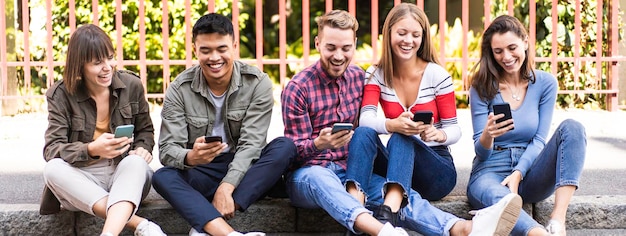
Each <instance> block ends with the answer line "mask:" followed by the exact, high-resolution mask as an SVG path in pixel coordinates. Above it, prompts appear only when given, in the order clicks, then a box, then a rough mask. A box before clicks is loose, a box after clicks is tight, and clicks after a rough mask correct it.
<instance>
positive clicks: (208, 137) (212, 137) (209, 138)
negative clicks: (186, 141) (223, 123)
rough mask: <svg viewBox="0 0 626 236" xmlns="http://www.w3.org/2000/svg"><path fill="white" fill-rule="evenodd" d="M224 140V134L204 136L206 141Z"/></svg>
mask: <svg viewBox="0 0 626 236" xmlns="http://www.w3.org/2000/svg"><path fill="white" fill-rule="evenodd" d="M212 142H220V143H221V142H222V136H204V143H212Z"/></svg>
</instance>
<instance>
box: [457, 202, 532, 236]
mask: <svg viewBox="0 0 626 236" xmlns="http://www.w3.org/2000/svg"><path fill="white" fill-rule="evenodd" d="M521 210H522V198H521V197H520V196H519V195H517V194H515V193H509V194H507V195H506V196H504V197H503V198H502V199H500V201H498V202H497V203H496V204H493V205H492V206H490V207H486V208H483V209H480V210H478V211H471V212H470V214H472V213H474V218H472V232H470V234H469V235H470V236H485V235H495V236H508V235H509V233H511V230H513V226H515V223H516V222H517V218H518V217H519V214H520V211H521ZM494 223H495V224H494Z"/></svg>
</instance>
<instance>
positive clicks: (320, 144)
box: [313, 128, 354, 150]
mask: <svg viewBox="0 0 626 236" xmlns="http://www.w3.org/2000/svg"><path fill="white" fill-rule="evenodd" d="M331 130H332V128H323V129H322V130H320V135H319V136H317V138H315V139H314V140H313V143H314V144H315V147H316V148H317V149H318V150H325V149H337V148H340V147H343V146H346V145H347V144H348V143H349V142H350V139H352V135H353V134H354V131H353V130H342V131H339V132H337V133H334V134H333V133H331Z"/></svg>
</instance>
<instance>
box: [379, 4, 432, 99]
mask: <svg viewBox="0 0 626 236" xmlns="http://www.w3.org/2000/svg"><path fill="white" fill-rule="evenodd" d="M405 17H411V18H412V19H414V20H415V21H417V23H418V24H420V26H421V27H422V43H421V45H420V48H419V49H418V50H417V56H418V57H419V58H421V59H423V60H425V61H427V62H433V63H437V64H439V60H438V59H437V54H436V53H435V48H434V47H433V44H432V41H431V39H430V38H431V37H430V22H429V21H428V17H427V16H426V13H424V11H422V9H419V7H417V5H415V4H411V3H401V4H398V5H396V6H395V7H393V8H392V9H391V11H389V14H388V15H387V18H386V19H385V24H384V25H383V32H382V33H383V53H382V55H381V57H380V60H379V61H378V65H377V67H378V69H377V70H379V69H380V70H383V73H384V76H385V84H386V85H387V86H388V87H390V88H391V84H392V83H391V79H392V78H393V65H394V63H393V52H392V50H391V27H393V26H394V25H395V24H396V23H398V22H399V21H401V20H402V19H404V18H405ZM372 74H374V73H372Z"/></svg>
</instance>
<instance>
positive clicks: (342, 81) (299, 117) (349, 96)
mask: <svg viewBox="0 0 626 236" xmlns="http://www.w3.org/2000/svg"><path fill="white" fill-rule="evenodd" d="M364 78H365V76H364V72H363V70H362V69H361V68H359V67H358V66H355V65H350V66H348V68H347V69H346V71H345V72H344V73H343V75H342V76H341V77H339V78H331V77H329V76H328V74H327V73H326V72H325V71H324V70H323V69H322V65H321V64H320V62H319V61H318V62H316V63H315V64H313V65H311V66H309V67H307V68H306V69H304V70H303V71H301V72H300V73H298V74H296V75H295V76H294V77H293V78H292V79H291V81H289V83H288V84H287V86H286V87H285V88H284V89H283V92H282V95H281V102H282V113H283V122H284V124H285V137H287V138H290V139H292V140H293V141H294V143H295V144H296V147H297V150H298V157H297V158H296V163H295V165H296V166H297V167H301V166H305V165H320V166H324V167H326V166H327V165H328V164H329V163H330V162H335V163H336V164H338V165H340V166H341V167H343V168H344V169H345V168H346V165H347V158H348V145H346V146H344V147H341V148H338V149H327V150H317V148H316V147H315V145H314V144H313V140H314V139H315V138H317V136H319V133H320V130H322V129H323V128H327V127H331V126H332V125H333V124H334V123H339V122H341V123H352V124H355V125H356V123H357V121H358V115H359V108H360V106H361V99H362V95H363V87H364V84H365V83H364V82H365V79H364Z"/></svg>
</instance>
